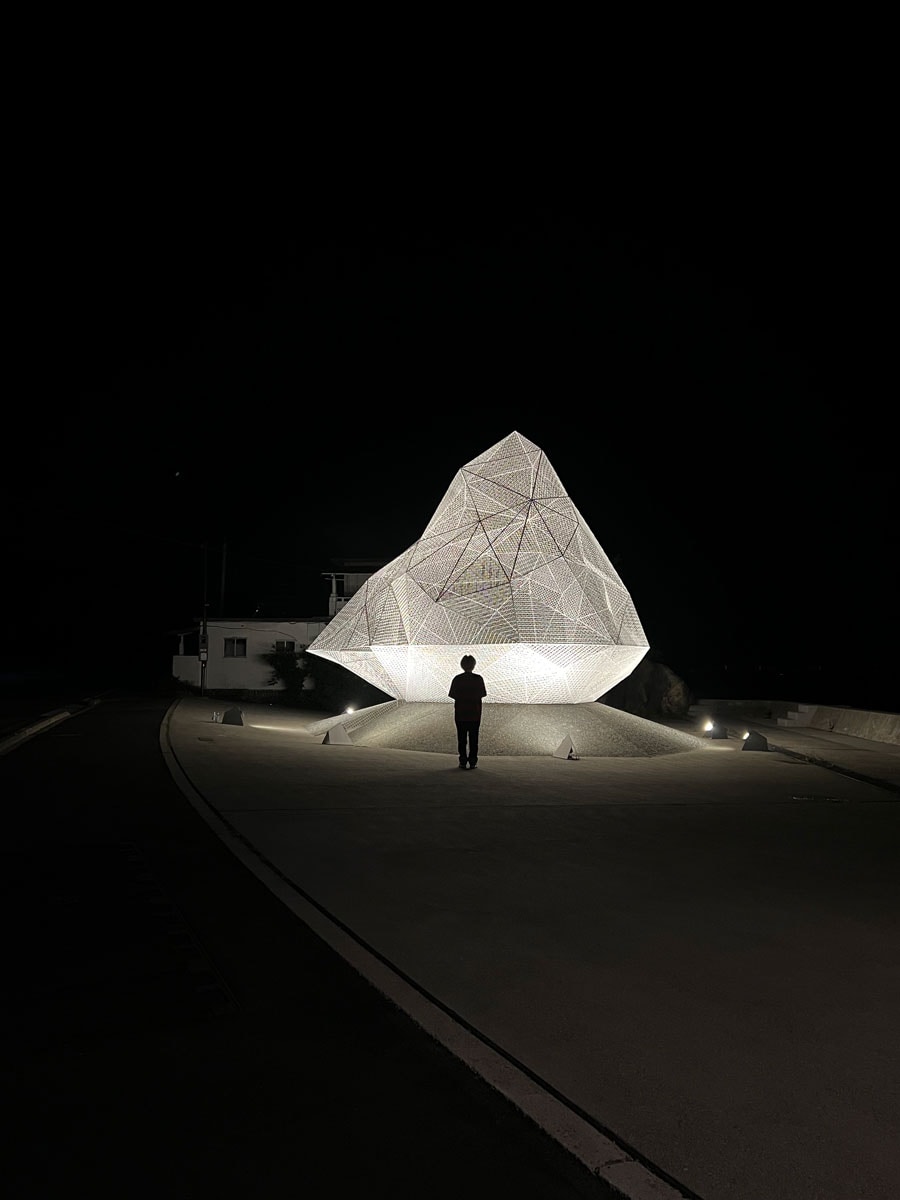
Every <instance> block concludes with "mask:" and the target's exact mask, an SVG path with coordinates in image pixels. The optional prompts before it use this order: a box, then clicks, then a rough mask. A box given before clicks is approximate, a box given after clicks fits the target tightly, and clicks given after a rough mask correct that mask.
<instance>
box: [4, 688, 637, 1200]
mask: <svg viewBox="0 0 900 1200" xmlns="http://www.w3.org/2000/svg"><path fill="white" fill-rule="evenodd" d="M168 705H169V701H168V700H158V699H152V698H149V699H142V698H123V697H120V698H118V699H116V698H113V697H108V698H106V699H105V700H104V702H103V703H102V704H100V705H98V706H97V707H95V708H92V709H89V710H85V711H84V712H82V713H81V714H80V715H77V716H74V717H72V718H71V719H69V720H66V721H63V722H61V723H58V724H55V725H53V726H52V727H50V728H47V729H45V730H44V731H43V732H42V733H40V734H39V735H38V736H35V737H33V738H31V739H29V740H25V741H21V742H17V743H16V745H15V748H13V749H11V750H10V752H8V753H5V754H4V755H3V756H2V757H0V794H2V797H3V815H4V829H3V833H4V836H3V844H2V850H0V855H2V860H0V866H2V871H0V879H2V887H3V913H4V937H3V948H4V962H3V966H4V973H3V974H4V985H3V989H2V993H0V997H2V1013H3V1021H2V1025H0V1028H2V1034H0V1036H2V1051H3V1053H2V1060H3V1068H2V1076H3V1078H2V1082H3V1094H4V1121H3V1124H4V1140H5V1144H6V1150H5V1153H4V1159H3V1179H4V1187H5V1190H6V1192H7V1194H8V1195H10V1196H12V1197H15V1198H16V1200H26V1198H27V1200H31V1198H32V1197H33V1198H35V1200H37V1198H40V1200H48V1198H50V1197H58V1196H68V1195H79V1196H89V1197H92V1198H97V1197H107V1196H108V1197H115V1198H116V1200H137V1198H140V1200H143V1198H144V1197H147V1198H151V1197H152V1198H153V1200H160V1198H161V1197H165V1198H166V1200H181V1198H182V1197H191V1198H194V1197H197V1198H199V1197H203V1198H204V1200H206V1198H207V1197H212V1196H216V1197H236V1198H241V1200H256V1198H257V1197H258V1198H260V1200H270V1198H271V1197H273V1196H283V1195H298V1196H304V1197H323V1198H325V1197H327V1198H329V1200H330V1198H331V1197H334V1196H339V1195H352V1196H366V1197H392V1198H394V1197H400V1198H405V1197H416V1198H417V1200H418V1198H420V1197H423V1196H427V1197H438V1198H446V1200H457V1198H458V1197H460V1196H462V1195H465V1194H466V1193H467V1192H469V1191H472V1190H473V1189H474V1190H476V1191H481V1190H482V1189H483V1190H485V1191H487V1192H489V1193H490V1194H494V1195H507V1194H508V1195H512V1196H516V1197H527V1198H528V1200H544V1198H546V1197H557V1196H558V1197H564V1198H567V1200H569V1198H572V1200H575V1198H582V1200H609V1198H610V1197H612V1196H613V1195H615V1194H616V1193H614V1191H613V1189H612V1188H611V1187H609V1186H607V1185H606V1184H605V1183H604V1182H603V1181H602V1180H600V1179H597V1178H592V1177H591V1174H590V1172H589V1171H588V1169H587V1168H586V1167H585V1166H584V1165H583V1164H581V1163H579V1162H578V1161H577V1160H576V1159H575V1158H574V1157H573V1156H572V1155H571V1153H570V1152H568V1151H567V1150H565V1149H563V1148H561V1147H560V1145H559V1144H558V1142H556V1141H555V1140H554V1139H552V1138H551V1137H550V1136H549V1135H547V1134H546V1133H544V1132H543V1131H542V1130H541V1129H540V1128H539V1127H538V1126H537V1125H536V1124H535V1123H534V1122H533V1121H531V1120H530V1119H528V1118H527V1117H525V1116H524V1115H523V1114H522V1113H521V1112H520V1111H518V1110H517V1109H516V1108H515V1107H514V1106H513V1105H512V1104H511V1103H509V1101H508V1100H506V1099H505V1098H503V1097H502V1096H501V1095H500V1094H499V1093H498V1092H497V1091H496V1090H495V1089H493V1088H492V1087H490V1086H489V1085H488V1084H487V1083H485V1082H484V1081H483V1080H482V1079H481V1078H480V1077H478V1076H477V1075H476V1074H474V1073H473V1072H472V1071H471V1069H470V1068H468V1067H467V1066H465V1065H463V1064H462V1063H461V1062H460V1060H459V1059H458V1058H457V1057H456V1056H454V1055H453V1054H451V1053H450V1052H449V1051H448V1050H447V1049H445V1048H444V1047H442V1046H441V1045H440V1044H439V1043H438V1042H437V1041H436V1040H435V1039H434V1038H433V1037H431V1036H430V1035H429V1034H427V1033H426V1032H425V1031H423V1030H422V1028H421V1027H419V1026H418V1025H416V1024H415V1023H414V1022H412V1021H410V1020H409V1018H408V1017H407V1016H406V1015H405V1014H404V1013H403V1012H402V1011H401V1010H400V1009H398V1008H397V1007H396V1005H394V1004H393V1003H392V1002H391V1001H390V1000H388V999H387V998H386V997H385V996H384V995H383V993H381V992H379V991H378V990H376V989H375V988H374V987H372V986H371V984H370V983H368V982H367V981H366V980H365V979H364V978H363V977H362V976H361V975H360V974H359V973H358V971H356V970H355V969H354V968H353V967H351V966H350V965H348V964H347V962H346V961H344V960H343V959H342V958H340V957H339V956H338V955H337V954H336V953H335V952H334V951H333V950H332V949H330V948H329V947H328V946H327V945H326V944H325V943H324V942H323V941H322V940H321V938H320V937H319V936H317V935H316V934H315V933H314V932H312V931H311V930H310V928H309V927H308V926H307V925H305V924H304V923H303V922H301V921H300V920H298V919H297V917H296V916H295V915H294V914H293V913H292V912H291V911H290V909H289V908H288V907H287V906H286V905H285V904H284V903H282V902H281V900H279V899H277V898H276V897H275V896H274V895H273V893H272V892H271V890H270V889H269V888H268V887H266V886H264V884H263V883H262V882H260V880H259V879H258V878H257V876H256V875H255V874H254V873H253V872H252V871H250V870H248V869H247V868H246V867H245V866H244V865H243V864H242V863H241V861H240V860H239V859H238V858H237V857H236V856H235V855H234V854H233V853H231V851H230V850H229V849H227V848H226V847H225V845H224V844H223V842H222V841H221V839H220V838H219V837H218V836H216V834H215V833H214V832H213V831H212V830H211V829H210V827H209V824H208V823H207V822H206V821H204V820H203V819H201V818H200V817H199V816H198V814H197V812H196V811H195V809H194V808H193V807H192V806H191V804H189V803H188V802H187V800H186V799H185V796H184V794H183V793H182V792H181V791H180V790H179V789H178V787H176V785H175V783H174V782H173V780H172V776H171V774H170V772H169V770H168V768H167V766H166V762H165V760H164V757H163V755H162V754H161V752H160V727H161V723H162V722H163V721H164V718H165V716H166V710H167V707H168ZM183 715H184V716H185V717H186V718H187V719H188V721H190V719H191V718H190V716H189V715H188V710H187V709H186V710H185V712H184V714H183ZM199 715H200V714H199V713H195V714H194V716H196V718H197V719H198V720H199ZM222 729H223V727H221V726H220V727H216V728H214V729H213V733H214V734H215V733H221V732H222ZM205 732H206V725H204V727H203V729H202V730H200V733H201V734H203V733H205ZM236 732H239V733H240V732H249V731H243V730H237V731H236ZM198 744H203V743H198Z"/></svg>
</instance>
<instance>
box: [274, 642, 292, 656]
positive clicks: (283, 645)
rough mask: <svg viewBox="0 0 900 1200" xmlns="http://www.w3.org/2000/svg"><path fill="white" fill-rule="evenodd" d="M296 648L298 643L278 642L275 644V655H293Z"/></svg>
mask: <svg viewBox="0 0 900 1200" xmlns="http://www.w3.org/2000/svg"><path fill="white" fill-rule="evenodd" d="M295 646H296V642H276V643H275V653H276V654H293V653H294V647H295Z"/></svg>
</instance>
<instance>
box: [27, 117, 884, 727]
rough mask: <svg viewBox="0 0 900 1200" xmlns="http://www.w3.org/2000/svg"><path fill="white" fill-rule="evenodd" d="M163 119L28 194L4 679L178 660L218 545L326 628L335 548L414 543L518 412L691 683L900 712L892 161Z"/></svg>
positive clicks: (229, 580) (107, 144)
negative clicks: (884, 165) (230, 133)
mask: <svg viewBox="0 0 900 1200" xmlns="http://www.w3.org/2000/svg"><path fill="white" fill-rule="evenodd" d="M141 137H142V138H143V140H141V138H140V137H138V138H137V148H136V150H135V147H132V152H130V153H126V152H125V151H124V150H123V148H122V146H121V145H120V144H117V143H114V142H111V141H110V140H104V139H103V138H100V139H98V140H97V141H96V142H92V143H91V144H90V145H89V146H87V147H86V146H85V145H84V144H81V143H79V141H78V139H77V138H73V137H71V136H68V137H63V138H62V139H61V141H60V143H59V145H58V147H57V149H56V154H57V158H56V159H55V160H54V163H53V165H52V169H49V170H44V171H43V173H42V175H41V182H40V184H39V185H36V186H34V187H33V188H27V189H25V190H24V191H23V196H22V198H23V202H24V203H23V217H22V222H21V226H20V228H18V229H17V230H16V232H15V237H14V244H15V250H16V254H15V261H16V270H15V272H14V273H13V275H12V280H13V282H12V293H13V299H14V301H15V303H14V306H13V307H14V316H13V317H12V318H11V321H10V332H11V334H12V337H11V345H12V353H11V357H10V365H11V371H10V384H11V386H10V392H9V395H8V403H7V413H8V417H7V437H6V449H5V454H4V461H5V470H4V510H5V513H6V516H7V520H6V523H5V524H6V532H5V537H4V541H5V545H6V553H5V556H6V563H7V569H8V570H7V583H6V586H5V589H4V609H5V612H4V620H5V622H6V629H7V631H8V643H7V661H8V664H9V670H10V671H15V670H21V669H22V667H23V665H28V664H31V665H34V664H38V665H41V664H43V665H48V664H50V665H53V666H55V667H56V668H59V669H64V670H67V671H72V672H76V673H77V672H88V673H93V674H98V673H99V674H100V675H103V673H104V672H109V673H110V674H118V675H122V674H123V673H124V674H127V675H131V676H133V677H134V678H135V679H136V680H137V679H140V678H145V677H151V676H152V677H159V676H160V675H162V676H165V675H167V674H168V673H169V656H170V655H171V653H172V650H173V648H174V643H173V640H172V639H171V638H170V637H169V636H168V634H169V632H170V631H171V630H174V629H177V628H180V627H183V626H185V625H187V624H190V623H191V621H192V620H193V619H194V618H196V617H197V616H198V615H199V613H200V610H201V606H202V603H203V595H204V558H205V562H206V596H207V599H208V601H209V603H210V614H211V615H217V614H218V613H219V612H220V610H221V608H222V592H221V584H222V570H221V568H222V552H221V548H222V545H223V543H225V544H227V555H226V560H225V567H226V569H225V591H224V610H225V611H226V614H227V615H229V616H243V615H248V614H252V613H254V612H258V613H260V614H261V615H271V616H281V617H286V616H287V617H310V618H321V617H322V616H323V614H324V613H325V612H326V611H327V585H326V583H325V581H324V580H323V578H322V572H324V571H326V570H327V569H328V568H329V566H330V565H331V562H332V559H334V558H344V557H360V558H363V557H373V558H376V559H381V560H388V559H390V558H393V557H394V556H395V555H397V554H399V553H400V552H402V551H403V550H405V549H406V548H407V547H408V546H409V545H410V543H411V542H413V541H414V540H415V539H416V538H417V537H418V536H419V535H420V533H421V532H422V530H423V529H424V527H425V525H426V523H427V521H428V520H429V518H430V517H431V515H432V513H433V511H434V509H435V507H436V505H437V504H438V502H439V501H440V499H441V498H442V496H443V494H444V492H445V490H446V488H447V486H448V485H449V483H450V481H451V479H452V477H453V475H454V473H455V472H456V470H457V469H458V468H459V467H460V466H461V465H463V464H464V463H466V462H468V461H469V460H470V459H472V458H474V457H475V456H476V455H478V454H480V453H481V452H482V451H484V450H485V449H487V448H488V447H489V446H491V445H493V444H494V443H495V442H496V441H498V440H500V439H501V438H502V437H505V436H506V435H507V434H508V433H510V432H511V431H512V430H518V431H519V432H521V433H522V434H524V435H525V436H526V437H528V438H529V439H530V440H532V441H533V442H536V443H537V444H538V445H539V446H540V447H541V448H542V449H543V450H544V452H545V453H546V455H547V457H548V458H549V460H550V462H551V464H552V465H553V467H554V468H555V469H556V471H557V473H558V474H559V476H560V479H561V481H562V483H563V485H564V487H565V488H566V489H567V491H568V492H569V495H570V496H571V498H572V500H573V501H574V503H575V504H576V506H577V507H578V508H579V510H580V511H581V513H582V514H583V516H584V517H585V519H586V521H587V523H588V524H589V526H590V527H591V529H592V530H593V532H594V533H595V535H596V536H597V538H598V540H599V541H600V543H601V545H602V546H603V548H604V549H605V550H606V552H607V553H608V554H609V555H610V557H611V558H612V559H613V561H614V563H615V565H616V567H617V569H618V571H619V573H620V575H621V576H622V578H623V581H624V583H625V585H626V587H628V589H629V591H630V592H631V595H632V598H633V599H634V602H635V605H636V607H637V610H638V613H639V615H640V617H641V620H642V622H643V624H644V627H645V630H646V632H647V635H648V638H649V641H650V643H651V646H652V653H653V654H654V655H655V656H656V657H658V658H659V659H661V660H662V661H663V662H665V663H667V664H668V665H670V666H671V667H672V668H673V669H674V670H675V671H677V672H678V673H679V674H680V675H682V676H683V677H684V678H685V680H686V681H687V682H688V683H689V685H690V686H691V687H692V688H694V689H696V690H697V692H698V693H700V694H709V693H710V692H711V691H720V690H723V689H726V690H729V691H731V692H734V690H735V689H737V690H738V691H743V692H745V693H746V692H749V691H750V690H751V689H752V690H755V691H756V692H757V694H766V695H773V694H775V693H780V694H781V695H783V696H784V697H785V698H792V699H814V700H816V701H819V702H822V703H826V702H831V703H846V704H852V705H858V706H861V707H869V706H871V707H880V708H887V709H891V710H895V709H896V700H895V688H894V681H895V678H896V670H897V665H898V664H897V652H896V649H895V646H894V637H893V622H894V598H893V596H894V576H895V570H896V568H895V559H896V502H897V485H896V454H895V435H894V432H893V420H894V412H895V409H896V401H895V398H894V392H895V387H894V385H893V376H892V373H891V369H890V367H889V366H888V365H887V364H888V360H889V357H890V356H889V353H888V347H889V345H890V337H891V333H890V329H889V312H890V307H889V304H888V303H886V301H885V292H886V290H887V288H888V284H889V280H890V278H891V277H892V271H893V267H892V266H891V265H890V259H889V248H890V239H889V237H888V230H887V225H888V223H887V221H886V218H885V216H884V212H883V195H884V193H883V189H882V187H881V183H880V181H879V179H878V177H877V171H876V170H875V169H874V168H870V167H869V165H868V164H867V163H866V162H864V161H863V162H860V161H852V162H851V161H850V153H851V152H849V151H846V150H842V151H837V150H835V148H834V146H833V145H832V147H831V152H830V156H828V157H825V156H822V157H819V156H817V155H815V154H808V155H806V156H798V155H797V153H796V147H795V146H794V145H793V143H792V142H791V139H790V138H788V137H783V138H782V140H781V141H780V142H779V143H778V146H777V148H775V147H773V146H770V147H769V148H768V149H767V151H766V152H765V153H762V154H759V155H757V156H756V157H750V158H748V157H747V155H745V154H738V155H733V156H731V157H728V158H726V157H724V156H721V155H716V154H713V153H711V152H710V153H704V152H701V153H695V154H694V155H693V156H690V155H688V154H687V153H682V152H681V149H680V148H679V146H678V144H677V142H675V143H673V144H671V145H669V146H668V147H667V149H666V151H665V153H657V154H656V155H655V156H652V155H650V154H649V153H648V155H647V157H646V158H645V159H641V158H640V156H631V157H629V158H628V159H627V161H625V160H623V159H621V158H613V157H611V156H610V155H608V154H606V153H605V152H604V147H603V145H602V142H600V143H594V144H592V145H591V146H589V147H587V150H588V152H587V153H582V154H581V155H580V156H579V157H578V162H579V164H580V166H579V169H578V170H572V169H569V168H570V167H571V162H572V158H571V157H568V158H567V157H566V156H564V155H561V154H553V155H550V154H548V155H547V156H546V157H545V158H542V157H541V155H540V154H539V153H538V152H537V151H535V152H534V155H533V156H532V157H529V156H528V155H527V154H521V155H520V157H519V158H518V160H517V162H516V164H515V166H514V167H513V166H511V165H509V164H508V163H506V162H504V163H501V164H498V163H496V162H493V161H492V158H491V154H490V152H489V149H486V148H485V146H484V144H483V143H482V145H481V147H480V156H479V157H478V158H477V159H476V158H474V156H473V155H472V154H460V153H459V147H458V146H454V147H453V148H450V147H446V146H445V147H439V149H440V150H441V153H432V154H430V155H429V156H427V161H426V156H423V155H422V154H420V153H419V149H418V148H417V147H416V146H415V145H414V144H412V143H411V144H409V145H404V144H403V140H402V139H400V145H399V147H398V146H396V145H395V146H394V148H393V153H392V155H391V156H389V155H388V154H387V152H386V151H383V150H382V149H381V148H379V145H378V143H377V138H374V137H373V136H371V131H369V134H368V135H366V136H360V137H359V138H358V140H356V141H354V142H353V144H352V147H351V146H350V145H348V144H343V145H341V147H340V151H339V152H338V151H335V150H334V148H333V146H332V150H331V151H330V152H328V153H324V152H323V151H322V147H321V145H320V144H317V145H316V146H315V148H313V147H312V146H311V145H310V144H309V143H307V142H304V141H303V140H302V139H300V140H299V141H298V143H297V145H295V146H294V147H292V150H291V153H290V154H289V155H287V156H286V158H287V159H289V168H290V169H285V170H281V169H279V170H274V171H273V170H266V169H265V165H263V166H261V165H260V163H259V162H258V161H257V160H256V159H254V158H253V157H252V156H251V155H247V156H246V157H242V156H241V154H240V153H239V152H238V151H237V150H235V149H233V148H231V149H230V151H229V153H228V154H223V153H221V151H222V149H223V147H222V145H221V142H220V143H219V144H218V145H217V150H218V151H219V153H218V154H217V155H216V156H215V159H214V161H213V160H212V159H210V160H209V161H207V160H206V159H204V158H203V157H202V156H200V158H199V159H198V158H197V156H196V155H195V154H194V152H193V151H194V147H193V146H192V144H191V139H190V138H186V137H185V138H182V139H181V141H180V142H179V143H178V150H177V153H176V152H175V151H174V150H173V148H172V146H171V145H170V144H169V145H162V144H159V145H157V144H155V143H154V142H153V139H152V137H151V135H150V132H149V130H148V129H147V128H144V129H143V131H142V135H141ZM823 140H824V139H823ZM821 148H822V142H820V143H818V145H817V146H816V149H821ZM584 149H585V147H582V150H584ZM842 154H843V155H844V156H843V157H842ZM269 165H271V160H269ZM280 165H281V166H282V167H283V166H285V165H286V164H285V163H281V164H280ZM851 178H852V181H853V182H852V186H849V185H848V179H851ZM26 210H27V211H26ZM13 364H18V365H16V366H14V365H13ZM204 545H205V546H206V551H205V555H204V549H203V547H204Z"/></svg>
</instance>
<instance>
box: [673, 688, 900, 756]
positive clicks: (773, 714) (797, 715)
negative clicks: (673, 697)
mask: <svg viewBox="0 0 900 1200" xmlns="http://www.w3.org/2000/svg"><path fill="white" fill-rule="evenodd" d="M691 712H692V713H693V714H694V715H704V714H707V715H709V716H713V715H717V716H722V717H726V716H732V717H741V716H743V717H747V718H756V719H757V720H763V721H776V722H777V723H778V724H779V725H780V726H781V727H782V728H784V729H822V730H824V731H825V732H827V733H843V734H846V735H847V736H848V737H858V738H864V739H865V740H866V741H869V742H887V743H889V744H891V745H893V746H900V713H885V712H873V711H870V710H868V709H862V708H839V707H837V706H835V705H827V704H808V703H795V702H792V701H789V700H723V699H715V700H698V701H697V703H696V704H695V705H693V706H692V708H691Z"/></svg>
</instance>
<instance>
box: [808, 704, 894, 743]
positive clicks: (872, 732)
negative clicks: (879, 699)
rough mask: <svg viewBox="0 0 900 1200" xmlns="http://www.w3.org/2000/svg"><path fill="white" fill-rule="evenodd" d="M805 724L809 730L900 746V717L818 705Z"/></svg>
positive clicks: (891, 714) (892, 714) (809, 714)
mask: <svg viewBox="0 0 900 1200" xmlns="http://www.w3.org/2000/svg"><path fill="white" fill-rule="evenodd" d="M807 717H808V719H806V720H804V721H803V722H802V724H803V725H805V726H806V727H807V728H808V729H825V730H827V731H828V732H829V733H845V734H847V735H848V736H849V737H858V738H866V740H867V741H870V742H890V743H891V744H892V745H894V746H900V714H898V713H883V712H866V711H865V710H864V709H859V708H831V707H829V706H827V705H822V704H819V705H817V706H816V707H815V708H814V709H813V710H812V711H811V712H810V713H808V714H807Z"/></svg>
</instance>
